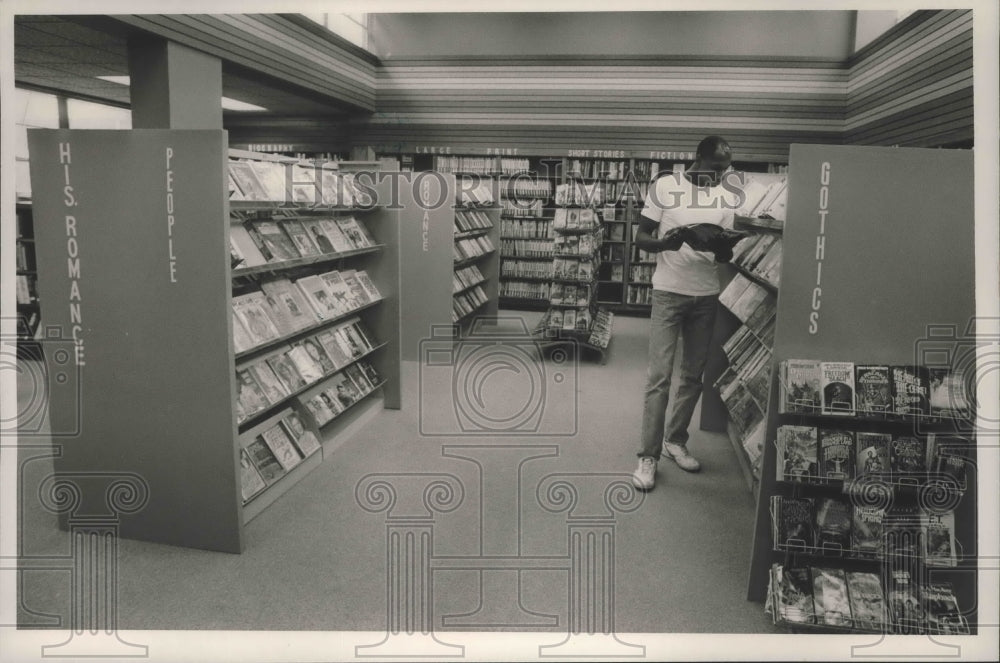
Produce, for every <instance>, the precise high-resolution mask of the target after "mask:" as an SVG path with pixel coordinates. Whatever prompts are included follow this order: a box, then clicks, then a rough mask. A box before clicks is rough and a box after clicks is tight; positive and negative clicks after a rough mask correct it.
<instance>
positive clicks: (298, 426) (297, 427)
mask: <svg viewBox="0 0 1000 663" xmlns="http://www.w3.org/2000/svg"><path fill="white" fill-rule="evenodd" d="M281 427H282V428H284V429H285V434H286V435H288V437H289V439H290V440H291V441H292V442H293V443H294V444H295V446H296V447H298V450H299V453H301V454H302V457H303V458H308V457H309V456H311V455H313V454H314V453H316V452H317V451H319V450H320V444H319V440H317V439H316V436H315V435H314V434H313V432H312V431H311V430H309V429H308V428H306V426H305V424H304V423H302V418H301V417H299V415H298V413H296V412H290V413H289V414H288V415H287V416H285V417H284V418H282V420H281Z"/></svg>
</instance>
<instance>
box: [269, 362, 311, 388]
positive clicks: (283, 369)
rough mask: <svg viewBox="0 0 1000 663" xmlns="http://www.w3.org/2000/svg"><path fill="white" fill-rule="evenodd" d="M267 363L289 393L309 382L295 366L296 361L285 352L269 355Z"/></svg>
mask: <svg viewBox="0 0 1000 663" xmlns="http://www.w3.org/2000/svg"><path fill="white" fill-rule="evenodd" d="M267 364H268V366H270V367H271V370H272V371H274V374H275V376H277V378H278V379H279V380H280V381H281V383H282V384H283V385H284V386H285V389H286V390H287V392H288V393H289V394H293V393H295V392H297V391H298V390H299V389H302V388H303V387H305V386H306V384H308V383H307V382H306V381H305V380H304V379H303V378H302V376H301V375H300V374H299V370H298V369H297V368H295V363H294V362H293V361H292V360H291V359H289V358H288V355H287V354H286V353H284V352H282V353H280V354H276V355H273V356H271V357H268V358H267Z"/></svg>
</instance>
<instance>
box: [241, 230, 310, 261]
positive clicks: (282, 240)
mask: <svg viewBox="0 0 1000 663" xmlns="http://www.w3.org/2000/svg"><path fill="white" fill-rule="evenodd" d="M253 224H254V227H255V228H256V229H257V233H258V234H259V235H260V239H261V241H262V242H264V246H266V247H267V250H268V251H270V253H271V256H273V257H272V262H282V261H285V260H295V259H296V258H301V257H302V256H301V255H299V251H298V249H296V248H295V244H294V243H293V242H292V240H291V238H290V237H289V236H288V235H286V234H285V231H284V230H282V228H281V226H280V225H278V223H276V222H275V221H254V222H253Z"/></svg>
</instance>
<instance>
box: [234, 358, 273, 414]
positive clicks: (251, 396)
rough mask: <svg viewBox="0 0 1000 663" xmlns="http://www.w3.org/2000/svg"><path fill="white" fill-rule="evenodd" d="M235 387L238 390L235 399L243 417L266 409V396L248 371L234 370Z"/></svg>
mask: <svg viewBox="0 0 1000 663" xmlns="http://www.w3.org/2000/svg"><path fill="white" fill-rule="evenodd" d="M236 388H237V389H238V390H239V394H238V395H237V399H238V400H239V404H240V409H241V410H242V412H243V415H244V417H251V416H253V415H254V414H256V413H258V412H260V411H261V410H265V409H267V407H268V402H267V398H266V397H265V396H264V392H263V391H262V390H261V388H260V385H258V384H257V381H256V380H255V379H254V377H253V375H252V374H251V373H250V371H248V370H246V369H243V370H241V371H237V372H236Z"/></svg>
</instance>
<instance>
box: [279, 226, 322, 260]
mask: <svg viewBox="0 0 1000 663" xmlns="http://www.w3.org/2000/svg"><path fill="white" fill-rule="evenodd" d="M282 226H283V227H284V229H285V233H287V235H288V237H289V239H291V240H292V243H293V244H294V245H295V249H296V250H297V251H298V252H299V255H301V256H302V257H303V258H311V257H315V256H318V255H321V254H322V253H323V252H322V251H320V250H319V247H318V246H317V245H316V241H315V240H314V239H313V236H312V235H311V234H310V233H309V231H308V230H306V228H305V226H303V225H302V223H301V222H300V221H298V220H296V219H288V220H287V221H284V222H282Z"/></svg>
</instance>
